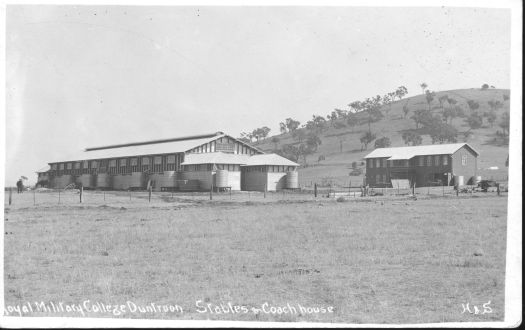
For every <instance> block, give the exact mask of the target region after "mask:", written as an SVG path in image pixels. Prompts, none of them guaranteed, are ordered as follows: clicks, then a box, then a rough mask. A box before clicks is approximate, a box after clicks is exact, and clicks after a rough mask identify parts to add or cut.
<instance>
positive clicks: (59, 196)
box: [58, 188, 60, 204]
mask: <svg viewBox="0 0 525 330" xmlns="http://www.w3.org/2000/svg"><path fill="white" fill-rule="evenodd" d="M58 204H60V188H58Z"/></svg>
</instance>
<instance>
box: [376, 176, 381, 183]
mask: <svg viewBox="0 0 525 330" xmlns="http://www.w3.org/2000/svg"><path fill="white" fill-rule="evenodd" d="M379 182H381V174H376V183H379Z"/></svg>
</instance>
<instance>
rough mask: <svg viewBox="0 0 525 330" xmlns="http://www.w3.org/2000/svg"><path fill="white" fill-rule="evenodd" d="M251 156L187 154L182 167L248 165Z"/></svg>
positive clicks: (216, 153) (214, 153) (213, 153)
mask: <svg viewBox="0 0 525 330" xmlns="http://www.w3.org/2000/svg"><path fill="white" fill-rule="evenodd" d="M248 158H250V155H242V154H227V153H224V152H208V153H202V154H187V155H186V156H185V157H184V162H182V163H181V165H196V164H246V161H247V160H248Z"/></svg>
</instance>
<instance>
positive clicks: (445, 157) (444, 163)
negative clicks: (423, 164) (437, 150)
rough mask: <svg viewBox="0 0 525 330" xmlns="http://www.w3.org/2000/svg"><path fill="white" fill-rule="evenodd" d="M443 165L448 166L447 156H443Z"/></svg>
mask: <svg viewBox="0 0 525 330" xmlns="http://www.w3.org/2000/svg"><path fill="white" fill-rule="evenodd" d="M443 165H448V156H447V155H444V156H443Z"/></svg>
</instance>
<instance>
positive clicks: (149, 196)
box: [148, 185, 151, 202]
mask: <svg viewBox="0 0 525 330" xmlns="http://www.w3.org/2000/svg"><path fill="white" fill-rule="evenodd" d="M148 202H151V185H150V186H149V189H148Z"/></svg>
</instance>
